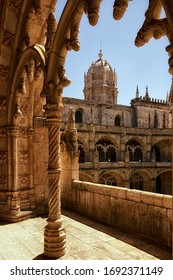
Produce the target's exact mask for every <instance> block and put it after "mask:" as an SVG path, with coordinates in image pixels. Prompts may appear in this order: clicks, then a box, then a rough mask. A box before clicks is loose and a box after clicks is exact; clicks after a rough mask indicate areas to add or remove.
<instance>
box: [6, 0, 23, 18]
mask: <svg viewBox="0 0 173 280" xmlns="http://www.w3.org/2000/svg"><path fill="white" fill-rule="evenodd" d="M22 4H23V0H8V2H7V5H8V8H9V9H10V10H11V11H13V12H14V13H15V14H16V16H17V15H18V14H19V13H20V9H21V7H22Z"/></svg>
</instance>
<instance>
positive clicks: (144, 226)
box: [62, 180, 172, 247]
mask: <svg viewBox="0 0 173 280" xmlns="http://www.w3.org/2000/svg"><path fill="white" fill-rule="evenodd" d="M64 191H65V188H64ZM62 205H63V206H65V207H67V208H70V209H71V210H73V211H75V212H78V213H80V214H82V215H85V216H87V217H90V218H93V219H95V220H97V221H99V222H101V223H104V224H108V225H110V226H113V227H115V228H119V229H122V230H125V231H127V232H131V233H135V234H138V235H141V236H143V237H144V238H146V239H149V240H152V241H154V242H156V243H159V244H162V245H164V246H167V247H171V246H172V196H170V195H161V194H155V193H149V192H142V191H138V190H130V189H127V188H120V187H111V186H105V185H99V184H93V183H88V182H82V181H77V180H74V181H73V184H72V191H71V195H69V197H68V200H67V197H66V201H65V203H64V201H63V200H62Z"/></svg>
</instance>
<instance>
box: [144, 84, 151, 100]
mask: <svg viewBox="0 0 173 280" xmlns="http://www.w3.org/2000/svg"><path fill="white" fill-rule="evenodd" d="M149 99H150V97H149V93H148V86H146V92H145V96H144V100H146V101H147V100H149Z"/></svg>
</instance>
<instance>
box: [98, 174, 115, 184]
mask: <svg viewBox="0 0 173 280" xmlns="http://www.w3.org/2000/svg"><path fill="white" fill-rule="evenodd" d="M99 184H102V185H110V186H117V181H116V178H115V177H114V176H113V175H111V174H105V175H103V176H102V177H101V178H100V180H99Z"/></svg>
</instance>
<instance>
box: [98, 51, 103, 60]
mask: <svg viewBox="0 0 173 280" xmlns="http://www.w3.org/2000/svg"><path fill="white" fill-rule="evenodd" d="M102 57H103V53H102V50H100V52H99V58H100V59H102Z"/></svg>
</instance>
